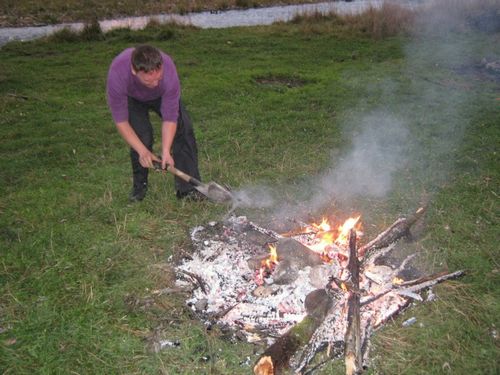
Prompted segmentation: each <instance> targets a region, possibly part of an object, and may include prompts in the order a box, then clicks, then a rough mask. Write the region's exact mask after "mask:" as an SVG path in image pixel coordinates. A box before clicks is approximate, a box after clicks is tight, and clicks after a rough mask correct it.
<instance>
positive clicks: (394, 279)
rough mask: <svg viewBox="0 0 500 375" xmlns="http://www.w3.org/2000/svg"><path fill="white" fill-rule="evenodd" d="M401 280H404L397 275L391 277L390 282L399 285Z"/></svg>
mask: <svg viewBox="0 0 500 375" xmlns="http://www.w3.org/2000/svg"><path fill="white" fill-rule="evenodd" d="M403 282H404V280H403V279H400V278H399V277H395V278H393V279H392V283H393V284H394V285H400V284H402V283H403Z"/></svg>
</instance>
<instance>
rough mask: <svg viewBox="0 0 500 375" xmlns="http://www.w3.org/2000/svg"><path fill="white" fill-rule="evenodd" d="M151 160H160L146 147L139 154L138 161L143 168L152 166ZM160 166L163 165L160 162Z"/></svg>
mask: <svg viewBox="0 0 500 375" xmlns="http://www.w3.org/2000/svg"><path fill="white" fill-rule="evenodd" d="M153 161H157V162H161V160H160V159H159V158H158V157H157V156H156V155H155V154H153V153H152V152H151V151H149V150H148V149H146V150H145V151H143V152H142V153H141V154H139V163H141V165H142V166H143V167H144V168H152V167H153ZM162 167H163V164H162Z"/></svg>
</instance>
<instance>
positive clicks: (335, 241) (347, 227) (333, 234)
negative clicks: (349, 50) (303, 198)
mask: <svg viewBox="0 0 500 375" xmlns="http://www.w3.org/2000/svg"><path fill="white" fill-rule="evenodd" d="M360 218H361V216H357V217H351V218H349V219H347V220H346V221H345V222H344V223H343V224H342V225H339V226H338V227H337V228H336V229H333V226H332V225H331V224H330V223H329V222H328V220H327V219H326V218H323V219H322V221H321V223H320V224H311V225H310V227H311V228H313V229H314V230H315V232H316V233H315V238H316V239H317V240H318V241H317V242H316V241H315V243H314V244H313V245H309V247H310V248H311V250H313V251H315V252H317V253H321V254H322V257H323V258H325V259H326V260H327V261H328V259H329V260H330V261H331V259H332V257H331V256H329V255H328V253H329V252H330V250H331V249H332V248H335V246H337V247H345V246H347V245H348V243H349V232H350V231H351V229H355V230H356V234H357V235H358V237H361V235H362V234H363V233H362V232H361V231H360V229H361V223H360V222H359V219H360Z"/></svg>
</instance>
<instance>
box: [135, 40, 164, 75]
mask: <svg viewBox="0 0 500 375" xmlns="http://www.w3.org/2000/svg"><path fill="white" fill-rule="evenodd" d="M162 63H163V60H162V57H161V53H160V51H159V50H158V49H157V48H155V47H153V46H150V45H147V44H143V45H140V46H137V47H135V49H134V52H132V67H133V68H134V70H135V71H136V72H140V71H142V72H145V73H148V72H152V71H154V70H158V69H160V68H161V65H162Z"/></svg>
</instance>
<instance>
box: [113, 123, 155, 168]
mask: <svg viewBox="0 0 500 375" xmlns="http://www.w3.org/2000/svg"><path fill="white" fill-rule="evenodd" d="M116 128H117V129H118V132H119V133H120V134H121V136H122V137H123V139H124V140H125V141H126V142H127V143H128V144H129V146H130V147H132V148H133V149H134V150H135V151H136V152H137V153H138V154H139V163H141V165H142V166H143V167H144V168H151V167H152V166H153V160H155V161H160V159H158V157H156V156H155V154H153V153H152V152H151V151H149V150H148V148H147V147H146V146H144V143H142V142H141V140H140V139H139V137H138V136H137V134H135V131H134V129H132V127H131V126H130V124H129V122H128V121H123V122H118V123H116Z"/></svg>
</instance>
